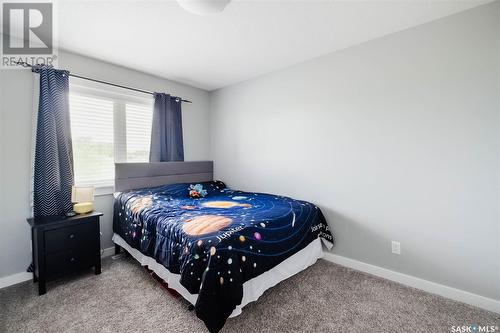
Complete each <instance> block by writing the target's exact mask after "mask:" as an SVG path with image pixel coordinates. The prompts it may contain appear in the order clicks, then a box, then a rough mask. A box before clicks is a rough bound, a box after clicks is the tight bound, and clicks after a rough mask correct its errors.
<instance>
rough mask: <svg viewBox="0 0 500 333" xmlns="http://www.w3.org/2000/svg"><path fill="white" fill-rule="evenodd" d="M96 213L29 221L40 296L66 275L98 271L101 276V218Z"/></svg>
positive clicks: (35, 279)
mask: <svg viewBox="0 0 500 333" xmlns="http://www.w3.org/2000/svg"><path fill="white" fill-rule="evenodd" d="M100 216H102V213H99V212H92V213H88V214H81V215H75V216H73V217H60V216H57V217H56V216H54V217H46V218H45V217H44V218H40V219H38V218H37V219H35V218H29V219H27V221H28V223H29V225H30V226H31V244H32V253H33V266H34V267H33V282H37V281H38V293H39V294H40V295H43V294H45V292H46V287H45V285H46V282H47V281H48V280H52V279H54V278H57V277H60V276H62V275H64V274H66V273H69V272H74V271H78V270H81V269H86V268H89V267H94V271H95V274H100V273H101V245H100V231H99V217H100Z"/></svg>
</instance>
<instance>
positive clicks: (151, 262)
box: [113, 234, 323, 318]
mask: <svg viewBox="0 0 500 333" xmlns="http://www.w3.org/2000/svg"><path fill="white" fill-rule="evenodd" d="M113 242H114V243H115V244H117V245H120V246H121V247H122V248H124V249H125V250H126V251H127V252H128V253H130V255H131V256H132V257H134V259H136V260H137V261H138V262H139V263H140V264H141V265H142V266H148V268H149V269H150V270H152V271H153V272H155V273H156V275H158V276H159V277H160V278H161V279H163V280H164V281H165V282H166V283H167V284H168V287H169V288H171V289H174V290H175V291H177V292H178V293H179V294H181V296H182V297H184V298H185V299H186V300H187V301H188V302H190V303H191V304H193V305H194V304H196V300H197V299H198V294H191V293H189V291H188V290H187V289H186V288H185V287H184V286H183V285H181V284H180V282H179V281H180V277H181V276H180V274H173V273H171V272H170V271H169V270H168V269H166V268H165V267H164V266H163V265H161V264H159V263H158V262H157V261H156V260H155V259H154V258H151V257H148V256H146V255H144V254H142V253H141V252H139V251H138V250H136V249H134V248H133V247H131V246H130V245H128V244H127V242H125V240H123V238H121V237H120V236H119V235H118V234H114V235H113ZM322 257H323V247H322V242H321V239H320V238H316V239H315V240H314V241H312V242H311V243H310V244H309V245H307V246H306V247H305V248H304V249H302V250H300V251H299V252H297V253H295V254H294V255H292V256H291V257H289V258H287V259H286V260H284V261H283V262H281V263H280V264H278V265H277V266H275V267H273V268H272V269H270V270H268V271H266V272H264V273H262V274H261V275H259V276H257V277H255V278H253V279H251V280H248V281H247V282H245V283H244V284H243V299H242V300H241V304H240V305H238V306H237V307H236V308H235V309H234V311H233V313H232V314H231V316H229V317H230V318H232V317H236V316H238V315H239V314H240V313H241V309H242V308H243V307H244V306H245V305H247V304H248V303H251V302H253V301H256V300H257V299H258V298H259V297H260V296H261V295H262V294H263V293H264V292H265V291H266V290H267V289H269V288H271V287H274V286H275V285H277V284H278V283H280V282H281V281H283V280H286V279H288V278H289V277H291V276H293V275H295V274H297V273H299V272H301V271H303V270H304V269H306V268H307V267H309V266H311V265H313V264H314V263H315V262H316V261H317V260H318V259H320V258H322Z"/></svg>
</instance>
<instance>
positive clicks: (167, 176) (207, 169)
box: [115, 161, 214, 192]
mask: <svg viewBox="0 0 500 333" xmlns="http://www.w3.org/2000/svg"><path fill="white" fill-rule="evenodd" d="M213 170H214V163H213V162H212V161H196V162H153V163H115V191H117V192H120V191H126V190H132V189H137V188H143V187H153V186H160V185H165V184H175V183H194V182H204V181H210V180H213Z"/></svg>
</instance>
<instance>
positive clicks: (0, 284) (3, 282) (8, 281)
mask: <svg viewBox="0 0 500 333" xmlns="http://www.w3.org/2000/svg"><path fill="white" fill-rule="evenodd" d="M32 278H33V274H32V273H28V272H21V273H16V274H12V275H9V276H4V277H1V278H0V289H2V288H5V287H8V286H12V285H15V284H18V283H21V282H24V281H28V280H31V279H32Z"/></svg>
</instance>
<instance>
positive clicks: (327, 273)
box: [0, 258, 500, 333]
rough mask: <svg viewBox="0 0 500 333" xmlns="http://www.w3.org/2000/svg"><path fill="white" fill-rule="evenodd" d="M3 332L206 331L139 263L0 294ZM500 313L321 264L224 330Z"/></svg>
mask: <svg viewBox="0 0 500 333" xmlns="http://www.w3.org/2000/svg"><path fill="white" fill-rule="evenodd" d="M0 309H1V313H0V316H1V317H0V332H207V331H206V329H205V326H204V325H203V323H202V322H201V321H200V320H199V319H197V318H196V315H195V314H194V312H190V311H188V310H187V306H186V303H185V302H184V301H182V300H180V299H176V298H174V297H172V296H171V295H170V294H169V293H168V292H167V291H166V290H165V289H164V288H162V287H161V286H160V284H159V283H158V282H156V281H155V280H154V279H153V278H152V277H150V276H149V275H148V273H147V272H146V271H145V270H144V268H142V267H140V266H139V264H137V263H136V262H135V261H134V260H133V259H131V258H123V259H118V260H112V259H111V258H107V259H105V260H104V261H103V271H102V274H101V275H98V276H95V275H93V274H92V271H89V272H88V273H87V274H83V275H81V276H73V277H70V278H66V279H64V280H62V281H55V282H52V283H49V284H48V292H47V294H46V295H44V296H41V297H39V296H38V294H37V289H36V285H34V284H33V283H31V282H25V283H21V284H18V285H16V286H12V287H9V288H5V289H2V290H0ZM473 323H477V324H480V325H496V326H500V315H498V314H495V313H491V312H487V311H484V310H480V309H478V308H474V307H471V306H468V305H465V304H462V303H458V302H454V301H451V300H447V299H444V298H442V297H439V296H435V295H432V294H428V293H425V292H422V291H419V290H416V289H412V288H408V287H405V286H402V285H399V284H397V283H393V282H390V281H387V280H383V279H379V278H376V277H373V276H370V275H367V274H364V273H360V272H357V271H354V270H350V269H347V268H344V267H341V266H337V265H334V264H332V263H329V262H326V261H323V260H320V261H318V263H316V264H315V265H314V266H312V267H310V268H309V269H307V270H306V271H304V272H301V273H299V274H297V275H295V276H293V277H292V278H290V279H288V280H286V281H284V282H282V283H280V284H279V285H277V286H276V287H274V288H272V289H271V290H268V291H267V292H266V293H265V294H264V295H263V296H262V297H261V298H260V299H259V300H258V301H257V302H254V303H251V304H249V305H248V306H247V307H245V309H244V311H243V313H242V314H241V315H240V316H238V317H236V318H233V319H229V320H228V321H227V323H226V326H225V327H224V329H223V332H242V333H243V332H245V333H246V332H259V333H263V332H426V331H430V332H450V331H451V326H452V325H470V324H473Z"/></svg>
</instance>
